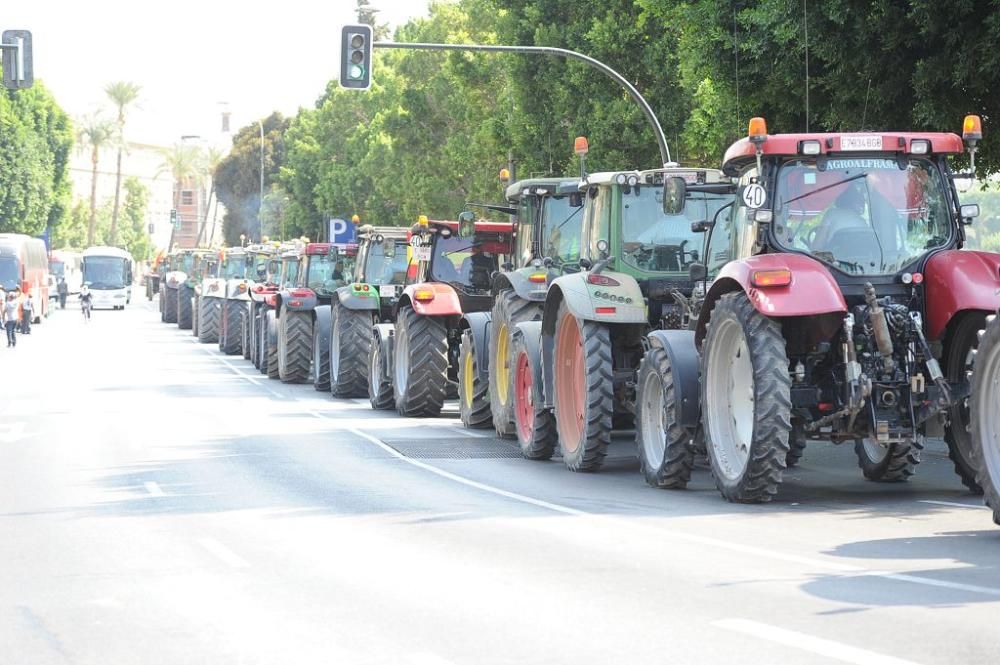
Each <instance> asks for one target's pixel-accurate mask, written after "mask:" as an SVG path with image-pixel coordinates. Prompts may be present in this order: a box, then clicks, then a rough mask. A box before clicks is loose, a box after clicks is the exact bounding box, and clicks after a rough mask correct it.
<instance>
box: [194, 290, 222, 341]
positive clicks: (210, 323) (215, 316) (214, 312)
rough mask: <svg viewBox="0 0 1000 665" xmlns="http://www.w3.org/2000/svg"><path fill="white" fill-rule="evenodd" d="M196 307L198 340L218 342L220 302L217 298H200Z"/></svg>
mask: <svg viewBox="0 0 1000 665" xmlns="http://www.w3.org/2000/svg"><path fill="white" fill-rule="evenodd" d="M200 300H201V302H200V303H199V307H198V341H199V342H201V343H202V344H212V343H218V341H219V320H220V318H221V309H222V306H221V305H222V303H221V301H220V300H219V299H218V298H201V299H200Z"/></svg>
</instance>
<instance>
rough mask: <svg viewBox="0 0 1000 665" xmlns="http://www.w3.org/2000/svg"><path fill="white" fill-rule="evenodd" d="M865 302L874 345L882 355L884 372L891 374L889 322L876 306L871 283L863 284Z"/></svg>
mask: <svg viewBox="0 0 1000 665" xmlns="http://www.w3.org/2000/svg"><path fill="white" fill-rule="evenodd" d="M865 302H866V303H867V304H868V320H869V321H870V322H871V324H872V332H873V333H875V345H876V346H877V347H878V352H879V353H880V354H881V355H882V363H883V364H884V365H885V371H886V372H891V371H892V369H893V365H894V363H893V361H892V336H891V335H890V334H889V322H888V321H887V320H886V318H885V310H884V309H882V306H881V305H879V304H878V299H877V298H876V296H875V287H874V286H872V283H871V282H865Z"/></svg>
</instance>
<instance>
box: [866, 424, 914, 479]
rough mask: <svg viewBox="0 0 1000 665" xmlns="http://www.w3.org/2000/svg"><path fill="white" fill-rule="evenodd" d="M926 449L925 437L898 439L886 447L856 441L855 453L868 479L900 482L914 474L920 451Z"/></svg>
mask: <svg viewBox="0 0 1000 665" xmlns="http://www.w3.org/2000/svg"><path fill="white" fill-rule="evenodd" d="M923 449H924V438H923V437H922V436H920V435H917V437H916V438H914V439H906V440H903V441H897V442H895V443H892V444H890V445H889V446H888V448H885V447H883V446H880V445H878V444H877V443H869V444H868V445H866V444H865V441H862V440H859V441H855V442H854V454H855V455H857V457H858V466H859V467H861V473H862V474H864V476H865V478H867V479H868V480H874V481H876V482H880V483H899V482H903V481H904V480H907V479H908V478H909V477H910V476H912V475H913V472H914V469H915V467H916V466H917V465H918V464H920V451H921V450H923Z"/></svg>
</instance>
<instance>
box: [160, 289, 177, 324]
mask: <svg viewBox="0 0 1000 665" xmlns="http://www.w3.org/2000/svg"><path fill="white" fill-rule="evenodd" d="M163 295H164V298H163V322H164V323H177V289H171V288H170V287H167V290H166V292H165V293H164V294H163Z"/></svg>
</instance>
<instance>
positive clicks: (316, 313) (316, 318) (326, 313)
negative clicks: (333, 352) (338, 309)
mask: <svg viewBox="0 0 1000 665" xmlns="http://www.w3.org/2000/svg"><path fill="white" fill-rule="evenodd" d="M330 331H331V325H330V305H317V306H316V309H314V310H313V335H319V343H320V347H319V348H321V349H329V348H330Z"/></svg>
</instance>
